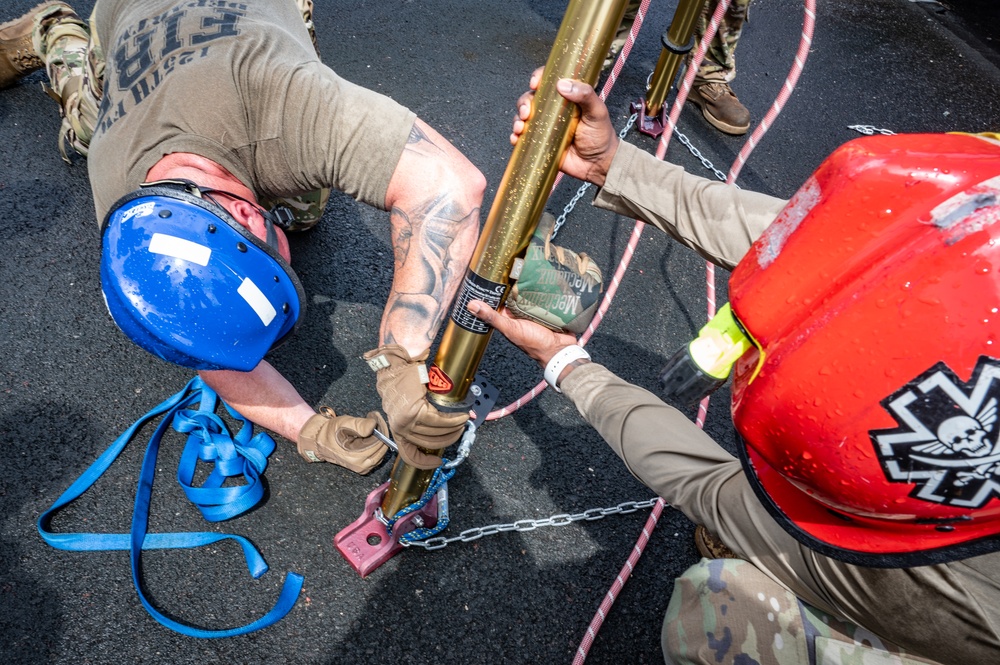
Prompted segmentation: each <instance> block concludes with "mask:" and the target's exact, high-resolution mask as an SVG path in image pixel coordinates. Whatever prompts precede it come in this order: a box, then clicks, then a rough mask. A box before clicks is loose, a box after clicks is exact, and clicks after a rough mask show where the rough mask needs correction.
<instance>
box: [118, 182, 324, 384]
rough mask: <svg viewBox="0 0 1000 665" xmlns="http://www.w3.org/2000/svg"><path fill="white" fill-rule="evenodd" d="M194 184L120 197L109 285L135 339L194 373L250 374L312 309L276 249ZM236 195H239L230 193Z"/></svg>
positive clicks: (122, 324) (124, 326)
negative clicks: (220, 370)
mask: <svg viewBox="0 0 1000 665" xmlns="http://www.w3.org/2000/svg"><path fill="white" fill-rule="evenodd" d="M211 191H216V190H209V189H199V188H198V187H197V186H196V185H194V184H193V183H190V182H187V181H161V182H155V183H150V184H148V185H143V186H142V188H140V189H138V190H136V191H134V192H132V193H131V194H128V195H126V196H124V197H122V198H121V199H119V200H118V201H117V202H116V203H115V204H114V205H113V206H112V207H111V211H110V212H109V213H108V215H107V216H106V217H105V218H104V222H103V224H102V226H101V288H102V291H103V293H104V300H105V302H106V304H107V306H108V311H109V312H110V313H111V317H112V318H113V319H114V321H115V323H116V324H117V325H118V327H119V328H120V329H121V330H122V332H124V333H125V334H126V335H128V337H129V338H130V339H131V340H132V341H133V342H135V343H136V344H138V345H139V346H141V347H142V348H144V349H146V350H147V351H149V352H150V353H152V354H153V355H156V356H158V357H160V358H162V359H164V360H167V361H169V362H172V363H176V364H178V365H184V366H185V367H192V368H194V369H208V370H213V369H231V370H240V371H249V370H252V369H253V368H254V367H256V366H257V364H258V363H260V361H261V360H262V359H263V358H264V355H265V354H266V353H267V352H268V351H269V350H270V349H271V348H272V347H274V346H275V345H277V344H279V343H281V342H282V341H283V340H285V339H286V338H287V337H288V336H289V335H290V334H291V333H292V332H293V331H294V330H295V328H296V327H297V325H298V322H299V320H300V319H301V317H302V315H303V314H304V312H305V299H304V292H303V290H302V285H301V283H300V282H299V279H298V277H296V275H295V273H294V272H293V271H292V269H291V267H290V266H289V265H288V263H287V262H286V261H285V260H284V259H283V258H282V257H281V256H280V255H279V254H278V251H277V243H276V235H275V233H274V228H273V226H274V224H276V223H277V224H279V225H282V223H283V222H284V221H285V220H283V219H282V218H280V217H277V216H275V214H274V213H271V212H267V211H264V210H261V213H262V214H263V215H264V219H265V223H266V225H267V229H268V234H267V235H268V241H269V242H268V243H265V242H262V241H261V240H259V239H258V238H257V237H256V236H254V235H253V234H252V233H250V231H248V230H247V229H245V228H243V226H241V225H240V224H239V223H238V222H237V221H236V220H235V219H233V217H232V216H231V215H230V214H229V212H228V211H226V209H225V208H223V207H222V206H221V205H219V204H218V203H216V202H215V201H214V200H210V198H203V197H202V194H208V193H209V192H211ZM230 196H232V195H230Z"/></svg>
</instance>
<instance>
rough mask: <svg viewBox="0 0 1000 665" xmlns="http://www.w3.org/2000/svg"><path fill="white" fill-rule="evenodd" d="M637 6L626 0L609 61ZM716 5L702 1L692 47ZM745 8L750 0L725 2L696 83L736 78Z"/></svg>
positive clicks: (636, 0)
mask: <svg viewBox="0 0 1000 665" xmlns="http://www.w3.org/2000/svg"><path fill="white" fill-rule="evenodd" d="M639 5H640V0H630V2H629V3H628V7H626V9H625V17H624V18H623V19H622V23H621V25H620V26H619V27H618V32H617V33H616V34H615V39H614V41H613V42H611V50H610V52H609V53H608V58H609V60H613V59H614V58H615V57H617V56H618V54H619V53H620V52H621V50H622V47H623V46H625V40H626V39H628V33H629V31H631V30H632V24H633V23H634V22H635V16H636V13H637V12H638V11H639ZM718 5H719V2H718V0H707V1H706V2H705V8H704V9H703V10H702V12H701V16H700V17H699V18H698V21H697V23H695V26H694V40H695V41H694V45H695V48H697V47H698V44H699V43H700V42H701V39H702V37H704V36H705V33H706V32H707V31H708V22H709V21H710V20H711V18H712V14H713V13H715V8H716V7H718ZM749 7H750V0H732V2H730V3H729V7H728V9H727V10H726V13H725V14H724V15H723V17H722V22H721V23H720V24H719V30H718V32H716V33H715V36H714V37H713V38H712V42H711V43H710V44H709V47H708V50H707V51H705V58H704V59H703V60H702V61H701V65H700V66H699V67H698V74H697V75H696V76H695V82H696V83H705V82H707V81H726V82H729V81H732V80H733V79H734V78H736V43H737V42H738V41H739V39H740V33H741V32H743V24H744V23H745V22H746V18H747V12H748V11H749ZM693 55H694V50H693V49H692V51H691V55H690V56H688V58H689V59H688V62H690V58H691V57H692V56H693ZM609 64H610V63H608V62H606V63H605V65H606V66H607V65H609Z"/></svg>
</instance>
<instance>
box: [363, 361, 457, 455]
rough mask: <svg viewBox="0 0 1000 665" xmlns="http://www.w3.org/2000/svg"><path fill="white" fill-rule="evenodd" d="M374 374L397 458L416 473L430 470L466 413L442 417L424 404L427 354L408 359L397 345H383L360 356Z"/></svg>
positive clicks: (431, 405)
mask: <svg viewBox="0 0 1000 665" xmlns="http://www.w3.org/2000/svg"><path fill="white" fill-rule="evenodd" d="M362 357H363V358H364V359H365V360H366V361H368V366H369V367H371V368H372V369H373V370H375V377H376V378H375V386H376V388H377V389H378V394H379V395H381V396H382V409H383V410H384V411H385V414H386V416H387V417H388V419H389V426H390V427H391V428H392V436H393V438H394V439H395V441H396V443H397V444H398V445H399V455H400V457H402V458H403V460H404V461H405V462H407V463H408V464H410V465H412V466H415V467H417V468H418V469H434V468H437V467H438V466H439V465H440V464H441V458H440V457H439V456H438V455H435V454H428V453H427V452H425V450H430V451H436V450H442V449H444V448H447V447H448V446H450V445H451V444H453V443H455V442H456V441H457V440H458V438H459V437H460V436H461V434H462V430H463V429H464V428H465V423H466V421H467V420H468V419H469V414H468V412H465V411H462V412H458V413H445V412H443V411H439V410H438V409H436V408H435V407H434V405H433V404H431V403H430V402H428V401H427V366H426V365H425V364H424V362H425V361H426V360H427V353H426V352H424V353H422V354H421V355H419V356H418V357H416V358H410V354H409V353H407V352H406V349H404V348H403V347H401V346H400V345H398V344H387V345H385V346H380V347H379V348H377V349H373V350H371V351H369V352H368V353H366V354H365V355H364V356H362Z"/></svg>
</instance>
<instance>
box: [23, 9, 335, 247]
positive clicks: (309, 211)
mask: <svg viewBox="0 0 1000 665" xmlns="http://www.w3.org/2000/svg"><path fill="white" fill-rule="evenodd" d="M293 1H294V2H295V5H296V7H298V9H299V11H300V12H301V13H302V19H303V21H305V24H306V28H307V29H308V30H309V35H310V37H311V38H312V42H313V45H314V46H315V44H316V34H315V31H314V30H313V23H312V10H313V0H293ZM31 41H32V45H33V46H34V49H35V52H36V53H38V56H39V57H40V58H41V59H42V61H43V62H44V63H45V71H46V73H47V74H48V78H49V82H48V85H45V86H44V89H45V92H46V93H47V94H48V95H49V96H50V97H52V98H53V99H54V100H55V101H56V103H58V104H59V114H60V116H61V117H62V124H61V125H60V127H59V144H58V145H59V153H60V154H61V155H62V158H63V159H64V160H66V161H67V162H69V161H71V160H70V157H69V151H68V149H72V150H73V152H75V153H77V154H79V155H80V156H82V157H86V156H87V153H88V151H89V147H90V140H91V139H92V138H93V136H94V127H96V126H97V115H98V109H99V108H100V106H101V96H102V95H103V92H104V64H105V60H104V52H103V50H102V48H101V44H100V41H99V40H98V37H97V30H95V29H94V26H93V17H91V19H90V21H89V22H87V21H84V20H82V19H81V18H80V17H79V16H77V14H75V13H74V12H72V11H67V10H66V8H65V7H64V6H63V5H53V6H51V7H48V8H46V9H43V10H42V11H40V12H38V14H36V15H35V22H34V29H33V30H32V34H31ZM329 197H330V190H329V189H321V190H316V191H313V192H306V193H305V194H300V195H297V196H291V197H261V200H260V204H261V205H262V206H264V207H265V208H273V207H275V206H279V205H282V206H285V207H287V208H289V209H290V210H291V211H292V213H293V215H294V220H293V222H292V225H291V227H290V228H289V230H290V231H304V230H306V229H309V228H312V227H313V226H315V225H316V223H317V222H319V220H320V218H321V217H322V216H323V210H324V209H325V208H326V203H327V200H328V199H329Z"/></svg>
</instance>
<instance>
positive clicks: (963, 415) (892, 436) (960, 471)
mask: <svg viewBox="0 0 1000 665" xmlns="http://www.w3.org/2000/svg"><path fill="white" fill-rule="evenodd" d="M998 398H1000V361H997V360H994V359H993V358H989V357H986V356H983V357H981V358H980V359H979V361H978V362H977V364H976V369H975V371H974V372H973V374H972V378H971V380H970V381H969V382H968V383H964V382H962V381H961V380H960V379H959V378H958V377H957V376H956V375H955V373H954V372H952V371H951V369H950V368H949V367H948V366H947V365H945V364H944V363H938V364H937V365H935V366H934V367H932V368H931V369H929V370H928V371H927V372H925V373H924V374H922V375H921V376H919V377H917V378H916V379H914V380H913V381H911V382H910V383H908V384H907V385H906V386H904V387H903V388H901V389H900V390H898V391H897V392H896V393H895V394H893V395H891V396H889V397H887V398H886V399H884V400H882V406H883V407H884V408H885V409H886V411H888V412H889V413H890V414H891V415H892V416H893V417H894V418H895V419H896V422H897V423H899V427H897V428H894V429H886V430H872V431H871V432H869V436H870V437H871V440H872V443H873V444H874V445H875V452H876V454H877V455H878V457H879V461H880V462H881V464H882V469H883V470H884V471H885V475H886V478H888V480H889V481H890V482H897V483H912V484H914V485H915V487H914V489H913V491H912V492H911V493H910V496H911V497H914V498H917V499H923V500H924V501H931V502H933V503H940V504H945V505H948V506H956V507H960V508H979V507H981V506H983V505H984V504H986V502H987V501H989V500H990V499H991V498H993V497H994V496H1000V442H998V436H997V435H998V431H1000V427H998V426H997V400H998Z"/></svg>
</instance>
